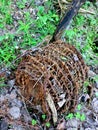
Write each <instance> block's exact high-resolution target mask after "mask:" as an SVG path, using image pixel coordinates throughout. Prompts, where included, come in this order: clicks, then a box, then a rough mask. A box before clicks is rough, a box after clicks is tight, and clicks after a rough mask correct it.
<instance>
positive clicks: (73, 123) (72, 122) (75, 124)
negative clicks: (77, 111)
mask: <svg viewBox="0 0 98 130" xmlns="http://www.w3.org/2000/svg"><path fill="white" fill-rule="evenodd" d="M78 125H79V122H78V121H77V120H76V119H71V120H68V121H67V123H66V126H67V127H68V128H69V127H70V129H69V130H71V128H75V129H73V130H77V129H78Z"/></svg>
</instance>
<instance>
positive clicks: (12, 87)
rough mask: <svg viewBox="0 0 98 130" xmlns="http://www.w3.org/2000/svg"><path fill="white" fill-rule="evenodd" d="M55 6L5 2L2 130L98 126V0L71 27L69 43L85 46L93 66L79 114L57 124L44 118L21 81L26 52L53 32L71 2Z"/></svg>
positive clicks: (0, 57)
mask: <svg viewBox="0 0 98 130" xmlns="http://www.w3.org/2000/svg"><path fill="white" fill-rule="evenodd" d="M62 1H63V2H64V0H62ZM54 2H55V1H54ZM67 4H68V3H67ZM67 4H66V0H65V5H67ZM55 5H56V6H55V7H54V6H53V2H51V0H49V1H47V0H38V1H35V2H34V0H33V1H32V0H29V1H28V0H13V1H11V0H8V1H6V0H3V1H0V130H48V129H49V130H56V129H57V130H98V26H97V25H98V14H97V12H98V2H96V3H95V4H92V3H90V2H87V3H86V4H85V5H84V6H83V8H82V9H81V10H80V11H79V14H78V15H77V16H76V18H74V19H73V21H72V23H71V26H70V28H69V29H68V30H66V31H65V32H66V33H65V36H64V40H65V42H69V43H71V44H73V45H74V46H75V47H76V48H77V49H78V50H79V51H80V53H81V54H82V56H83V58H84V61H85V63H86V64H87V65H88V67H89V73H88V76H89V79H88V80H87V81H86V82H85V84H84V86H83V88H84V91H83V93H81V94H79V95H80V97H79V100H78V101H77V102H78V104H77V107H76V110H75V113H68V114H67V115H66V114H65V115H63V116H61V118H59V119H58V122H57V124H56V125H54V124H53V123H52V122H47V120H46V115H45V114H43V115H41V117H38V116H37V115H36V113H33V112H31V111H30V110H29V109H28V108H27V106H26V104H25V102H24V99H23V97H22V95H21V93H20V90H19V88H18V86H16V84H15V73H14V72H15V71H16V69H17V66H18V63H19V61H20V59H21V57H22V55H23V54H24V53H25V51H26V50H28V49H31V48H32V47H33V46H35V45H37V44H38V43H41V42H42V41H45V42H47V41H49V40H50V37H51V36H52V35H53V32H54V31H55V29H56V26H57V24H58V22H59V19H60V16H59V14H60V11H61V15H63V13H64V10H65V9H64V7H66V6H64V4H62V2H61V3H60V1H59V0H58V2H56V3H55ZM68 6H70V4H68V5H67V7H68ZM56 9H57V11H56ZM49 10H50V11H49ZM58 10H60V11H58ZM58 12H59V13H58ZM32 21H33V22H32ZM48 38H49V39H48ZM87 86H91V88H92V89H91V95H89V94H88V93H87V91H86V89H85V88H86V87H87ZM81 101H82V102H81ZM88 101H89V103H88Z"/></svg>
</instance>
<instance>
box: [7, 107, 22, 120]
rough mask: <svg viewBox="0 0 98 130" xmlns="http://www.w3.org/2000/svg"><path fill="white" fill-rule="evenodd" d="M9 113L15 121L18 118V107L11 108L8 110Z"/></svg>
mask: <svg viewBox="0 0 98 130" xmlns="http://www.w3.org/2000/svg"><path fill="white" fill-rule="evenodd" d="M9 113H10V115H11V116H12V117H13V118H14V119H17V118H19V117H20V115H21V114H20V109H19V108H18V107H15V106H14V107H12V108H11V109H10V110H9Z"/></svg>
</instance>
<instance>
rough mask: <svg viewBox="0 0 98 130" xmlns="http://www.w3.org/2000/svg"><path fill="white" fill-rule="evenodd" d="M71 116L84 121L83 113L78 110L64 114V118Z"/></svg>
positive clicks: (67, 118)
mask: <svg viewBox="0 0 98 130" xmlns="http://www.w3.org/2000/svg"><path fill="white" fill-rule="evenodd" d="M73 118H76V119H79V120H80V121H85V119H86V116H85V114H84V113H80V112H76V113H69V114H68V115H67V116H65V119H66V120H69V119H73Z"/></svg>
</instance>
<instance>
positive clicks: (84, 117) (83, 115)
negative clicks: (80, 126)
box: [80, 113, 86, 121]
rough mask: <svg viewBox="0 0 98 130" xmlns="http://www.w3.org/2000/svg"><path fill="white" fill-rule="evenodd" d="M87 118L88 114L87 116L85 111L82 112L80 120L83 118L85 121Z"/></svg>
mask: <svg viewBox="0 0 98 130" xmlns="http://www.w3.org/2000/svg"><path fill="white" fill-rule="evenodd" d="M85 119H86V116H85V114H84V113H82V114H81V117H80V120H81V121H85Z"/></svg>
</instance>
